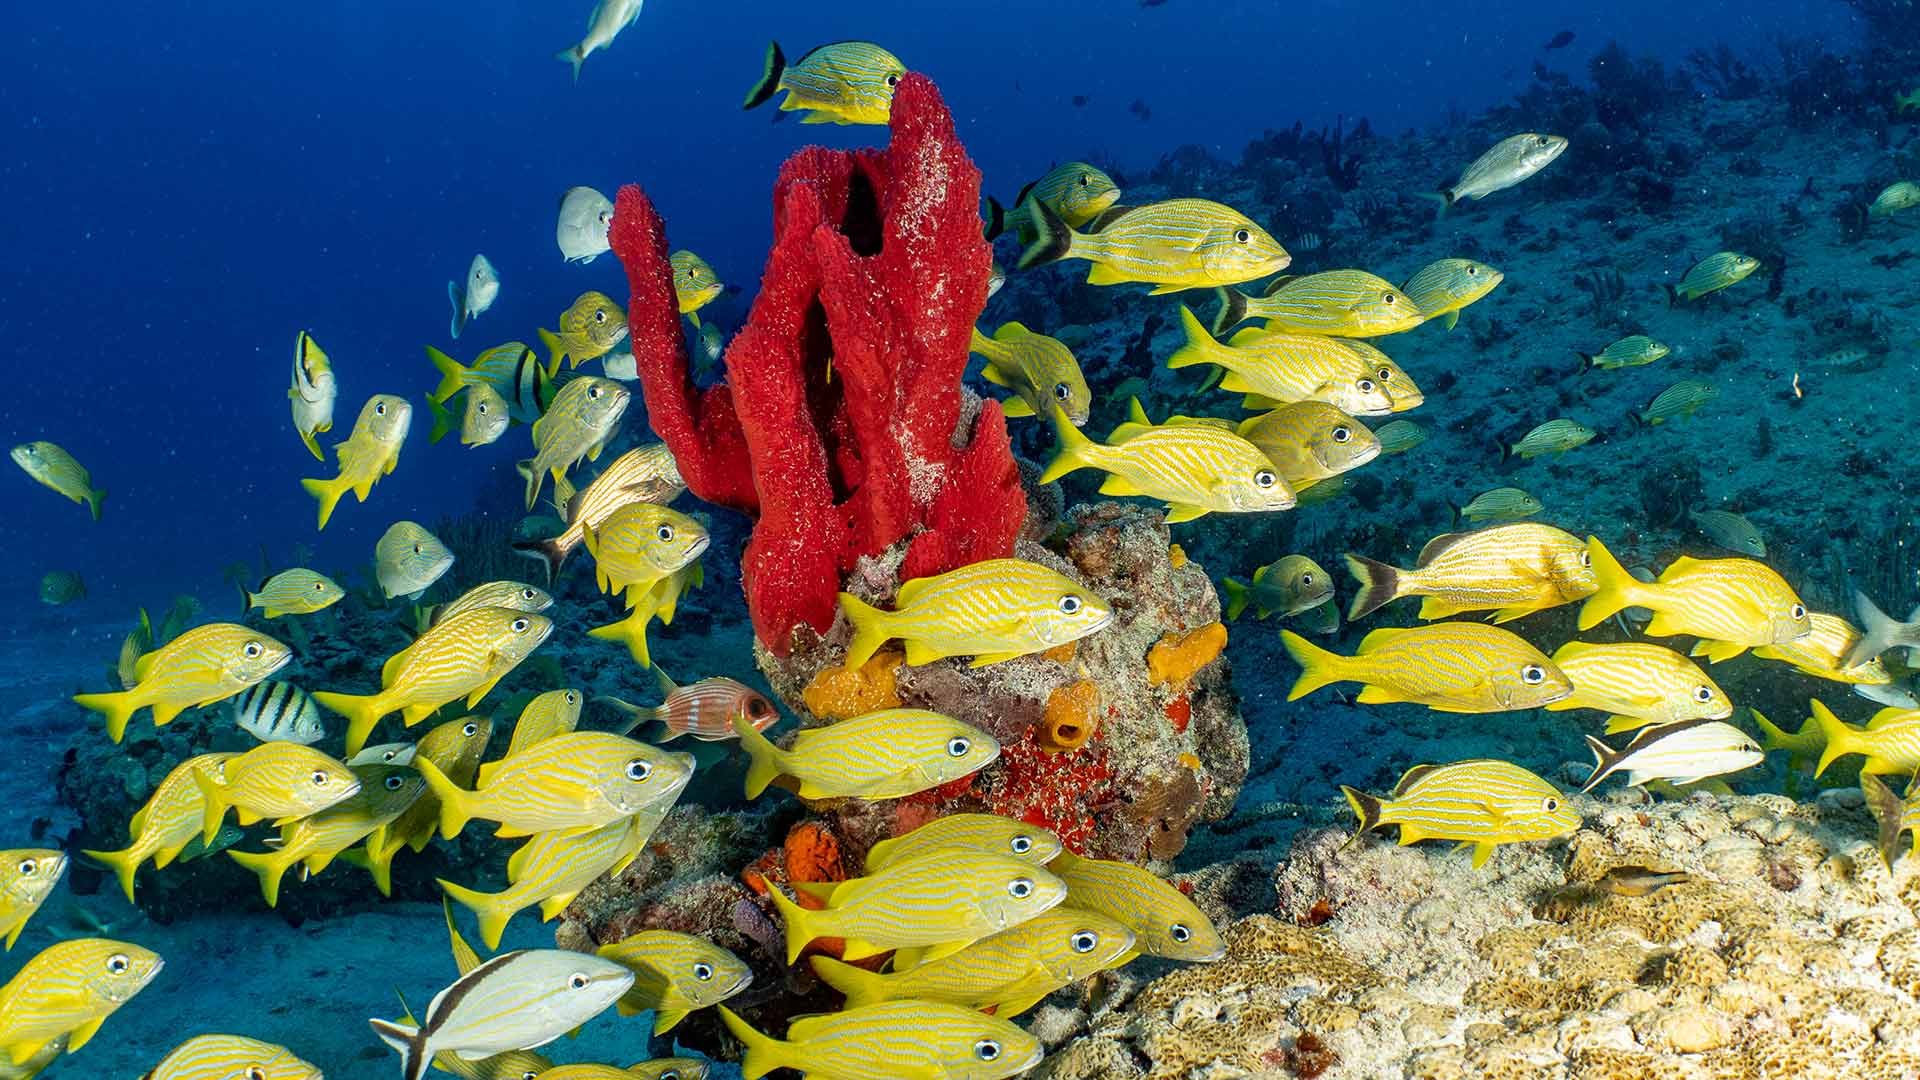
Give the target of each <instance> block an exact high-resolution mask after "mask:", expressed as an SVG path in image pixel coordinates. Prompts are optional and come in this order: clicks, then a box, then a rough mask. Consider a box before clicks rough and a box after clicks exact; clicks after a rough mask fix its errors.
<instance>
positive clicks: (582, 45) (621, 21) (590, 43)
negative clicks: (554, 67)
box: [553, 0, 646, 82]
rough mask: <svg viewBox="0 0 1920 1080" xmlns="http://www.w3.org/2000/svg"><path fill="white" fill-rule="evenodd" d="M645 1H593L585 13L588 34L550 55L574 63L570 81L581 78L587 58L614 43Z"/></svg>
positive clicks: (635, 17) (631, 22) (566, 62)
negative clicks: (586, 14) (591, 7)
mask: <svg viewBox="0 0 1920 1080" xmlns="http://www.w3.org/2000/svg"><path fill="white" fill-rule="evenodd" d="M645 2H646V0H596V2H595V4H594V5H593V13H592V14H590V15H588V16H587V33H586V36H585V37H583V38H581V39H580V41H579V42H578V43H577V44H575V45H573V46H572V47H570V48H565V49H561V50H560V51H559V52H557V53H554V54H553V58H554V59H555V60H558V61H560V62H561V63H565V64H571V65H573V81H574V82H579V81H580V65H581V64H584V63H586V62H587V57H589V56H592V55H593V54H594V53H596V52H598V51H599V50H601V49H604V48H607V47H608V46H610V45H612V44H613V39H614V38H616V37H619V36H620V31H622V30H625V29H626V28H627V27H629V26H632V25H633V20H635V19H637V18H639V17H640V5H641V4H643V3H645Z"/></svg>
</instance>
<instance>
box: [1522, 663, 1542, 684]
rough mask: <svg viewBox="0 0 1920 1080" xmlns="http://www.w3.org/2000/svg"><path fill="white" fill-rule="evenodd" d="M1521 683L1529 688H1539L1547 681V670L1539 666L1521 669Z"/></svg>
mask: <svg viewBox="0 0 1920 1080" xmlns="http://www.w3.org/2000/svg"><path fill="white" fill-rule="evenodd" d="M1520 681H1521V682H1523V683H1526V684H1527V685H1528V686H1539V685H1540V684H1541V683H1543V682H1546V681H1547V669H1546V668H1543V667H1541V666H1540V665H1539V664H1528V665H1527V666H1526V667H1523V668H1521V669H1520Z"/></svg>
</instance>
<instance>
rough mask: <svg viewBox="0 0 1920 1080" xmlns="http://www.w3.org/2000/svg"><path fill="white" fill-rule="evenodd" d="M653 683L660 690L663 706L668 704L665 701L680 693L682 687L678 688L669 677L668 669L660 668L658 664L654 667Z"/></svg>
mask: <svg viewBox="0 0 1920 1080" xmlns="http://www.w3.org/2000/svg"><path fill="white" fill-rule="evenodd" d="M653 683H654V685H655V686H657V687H659V688H660V697H661V698H662V699H663V700H662V701H661V702H660V704H662V705H665V704H666V701H665V700H664V699H666V698H670V697H672V696H673V695H675V694H677V693H679V692H680V687H679V686H677V685H676V684H675V683H674V681H673V680H672V679H671V678H669V677H668V676H667V669H666V668H663V667H660V666H659V665H657V664H656V665H655V666H654V669H653Z"/></svg>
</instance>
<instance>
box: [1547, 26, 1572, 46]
mask: <svg viewBox="0 0 1920 1080" xmlns="http://www.w3.org/2000/svg"><path fill="white" fill-rule="evenodd" d="M1571 44H1573V31H1571V30H1562V31H1560V32H1559V33H1557V34H1555V35H1553V40H1552V41H1549V42H1547V49H1548V50H1549V51H1552V50H1554V49H1564V48H1566V47H1567V46H1569V45H1571Z"/></svg>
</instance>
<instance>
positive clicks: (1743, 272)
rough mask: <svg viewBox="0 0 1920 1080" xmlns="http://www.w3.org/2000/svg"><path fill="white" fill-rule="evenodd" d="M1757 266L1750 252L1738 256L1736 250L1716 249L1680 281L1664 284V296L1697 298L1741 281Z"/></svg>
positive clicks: (1675, 299) (1758, 263)
mask: <svg viewBox="0 0 1920 1080" xmlns="http://www.w3.org/2000/svg"><path fill="white" fill-rule="evenodd" d="M1758 269H1760V260H1759V259H1756V258H1754V257H1753V256H1751V255H1742V254H1740V253H1739V252H1737V251H1716V252H1714V253H1713V254H1712V255H1709V256H1707V257H1706V258H1704V259H1701V260H1700V261H1699V262H1697V263H1694V264H1693V266H1692V268H1691V269H1689V270H1688V271H1687V273H1686V276H1685V277H1682V278H1681V279H1680V284H1678V285H1669V286H1667V295H1668V296H1669V297H1671V298H1672V299H1673V300H1674V302H1676V303H1678V302H1679V301H1682V300H1698V299H1700V298H1701V297H1703V296H1705V295H1707V294H1708V293H1710V292H1718V291H1720V290H1721V289H1724V288H1726V287H1727V286H1729V285H1733V284H1736V283H1738V282H1741V281H1745V280H1746V278H1747V276H1748V275H1749V274H1752V273H1753V272H1754V271H1755V270H1758Z"/></svg>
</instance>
